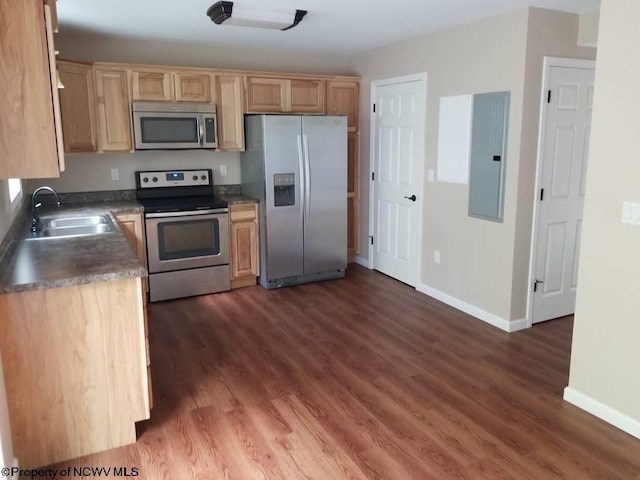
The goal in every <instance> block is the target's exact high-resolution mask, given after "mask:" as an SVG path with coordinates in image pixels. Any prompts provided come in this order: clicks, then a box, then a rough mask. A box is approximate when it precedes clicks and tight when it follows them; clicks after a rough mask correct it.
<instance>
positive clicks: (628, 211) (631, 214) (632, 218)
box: [622, 202, 640, 225]
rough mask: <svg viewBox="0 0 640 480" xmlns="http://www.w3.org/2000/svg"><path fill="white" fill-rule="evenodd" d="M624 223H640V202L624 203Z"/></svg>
mask: <svg viewBox="0 0 640 480" xmlns="http://www.w3.org/2000/svg"><path fill="white" fill-rule="evenodd" d="M622 223H627V224H629V225H640V203H638V202H623V203H622Z"/></svg>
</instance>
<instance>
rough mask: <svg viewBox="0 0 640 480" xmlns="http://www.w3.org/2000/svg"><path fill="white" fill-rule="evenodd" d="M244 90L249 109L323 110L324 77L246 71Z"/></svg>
mask: <svg viewBox="0 0 640 480" xmlns="http://www.w3.org/2000/svg"><path fill="white" fill-rule="evenodd" d="M245 90H246V95H247V112H249V113H289V112H291V113H320V114H321V113H325V96H326V93H325V92H326V83H325V81H324V80H317V79H297V78H275V77H254V76H249V75H247V76H246V77H245Z"/></svg>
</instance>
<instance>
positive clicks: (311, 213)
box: [302, 116, 347, 274]
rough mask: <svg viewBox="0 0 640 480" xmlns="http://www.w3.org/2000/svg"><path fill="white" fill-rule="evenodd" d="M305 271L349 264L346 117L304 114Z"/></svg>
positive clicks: (344, 266)
mask: <svg viewBox="0 0 640 480" xmlns="http://www.w3.org/2000/svg"><path fill="white" fill-rule="evenodd" d="M302 118H303V119H302V125H303V127H302V133H303V150H304V158H305V162H304V169H305V174H306V177H305V188H304V189H303V192H304V194H305V195H304V197H305V198H304V201H303V206H304V212H303V214H304V254H305V257H304V273H305V274H311V273H317V272H326V271H329V270H339V269H343V268H346V266H347V119H346V117H316V116H307V117H302Z"/></svg>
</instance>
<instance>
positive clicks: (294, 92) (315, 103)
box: [289, 79, 326, 113]
mask: <svg viewBox="0 0 640 480" xmlns="http://www.w3.org/2000/svg"><path fill="white" fill-rule="evenodd" d="M289 89H290V90H289V96H290V98H291V103H290V107H291V108H290V109H289V110H290V111H291V112H294V113H324V112H325V110H326V108H325V97H326V83H325V81H324V80H295V79H292V80H289Z"/></svg>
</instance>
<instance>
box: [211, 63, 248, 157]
mask: <svg viewBox="0 0 640 480" xmlns="http://www.w3.org/2000/svg"><path fill="white" fill-rule="evenodd" d="M216 83H217V86H218V92H217V97H218V105H217V107H216V108H217V116H218V148H219V149H220V150H226V151H242V150H244V117H243V115H242V112H243V111H244V109H243V108H242V97H243V95H242V75H218V77H217V82H216Z"/></svg>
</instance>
